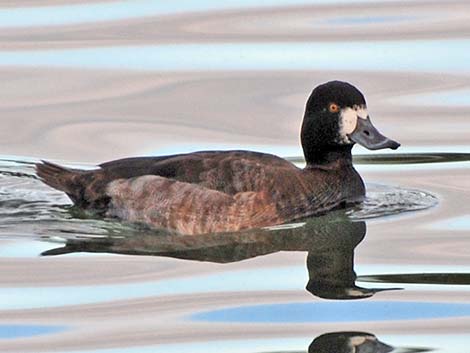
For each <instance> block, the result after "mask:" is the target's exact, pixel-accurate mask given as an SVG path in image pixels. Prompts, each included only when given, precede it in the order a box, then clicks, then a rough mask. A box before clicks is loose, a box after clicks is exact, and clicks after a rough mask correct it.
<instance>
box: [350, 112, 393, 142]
mask: <svg viewBox="0 0 470 353" xmlns="http://www.w3.org/2000/svg"><path fill="white" fill-rule="evenodd" d="M348 137H349V138H350V139H351V140H352V141H354V142H356V143H358V144H360V145H361V146H364V147H365V148H368V149H370V150H381V149H384V148H391V149H392V150H396V149H397V148H398V147H400V144H399V143H398V142H397V141H394V140H391V139H389V138H388V137H386V136H384V135H382V134H381V133H380V132H379V131H378V130H377V129H376V128H375V126H374V125H372V122H371V121H370V118H369V117H367V119H357V125H356V128H355V129H354V131H353V132H352V133H351V134H349V135H348Z"/></svg>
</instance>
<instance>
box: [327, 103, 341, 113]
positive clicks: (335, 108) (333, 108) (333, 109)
mask: <svg viewBox="0 0 470 353" xmlns="http://www.w3.org/2000/svg"><path fill="white" fill-rule="evenodd" d="M328 110H329V111H330V113H337V112H339V105H338V104H336V103H330V105H329V106H328Z"/></svg>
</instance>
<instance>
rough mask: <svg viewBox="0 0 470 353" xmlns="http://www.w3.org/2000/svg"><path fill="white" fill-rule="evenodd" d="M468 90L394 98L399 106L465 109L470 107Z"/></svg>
mask: <svg viewBox="0 0 470 353" xmlns="http://www.w3.org/2000/svg"><path fill="white" fill-rule="evenodd" d="M469 97H470V89H461V90H450V91H442V92H431V93H422V94H416V95H408V96H402V97H399V98H394V99H393V101H396V102H399V103H400V104H411V105H419V106H421V105H427V106H448V107H455V106H458V107H467V106H470V99H469Z"/></svg>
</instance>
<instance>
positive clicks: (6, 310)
mask: <svg viewBox="0 0 470 353" xmlns="http://www.w3.org/2000/svg"><path fill="white" fill-rule="evenodd" d="M469 20H470V3H468V2H467V1H463V0H462V1H460V0H455V1H448V2H444V3H443V2H440V3H437V2H432V1H426V0H425V1H420V0H406V1H395V0H388V1H382V2H380V3H378V2H373V1H364V0H363V1H359V0H336V1H335V0H318V1H317V0H316V1H286V0H282V1H277V0H267V1H260V2H252V1H244V0H237V1H224V2H220V1H219V2H217V1H210V0H209V1H179V2H168V1H151V0H138V1H113V0H94V1H86V2H85V1H83V0H59V1H50V0H36V1H30V0H26V1H21V2H20V1H17V0H8V1H3V2H2V3H1V4H0V27H1V29H2V30H1V33H0V74H1V77H2V84H1V85H0V119H1V122H2V129H0V153H1V156H0V264H1V268H2V271H1V274H0V351H1V352H15V353H19V352H21V353H27V352H34V353H37V352H63V353H65V352H82V353H91V352H96V353H134V352H135V353H142V352H143V353H146V352H152V353H153V352H165V353H168V352H170V353H171V352H178V353H184V352H192V353H194V352H209V353H210V352H229V353H248V352H250V353H255V352H256V353H264V352H292V353H294V352H328V351H335V352H350V351H351V350H352V347H354V349H355V351H356V352H361V353H363V352H374V353H379V352H383V353H385V352H391V351H393V352H428V351H437V352H444V353H445V352H453V353H454V352H461V353H467V352H468V344H469V343H470V338H469V336H468V332H469V327H470V300H469V293H470V256H469V254H468V251H467V249H468V247H469V245H470V240H469V239H468V234H469V231H470V221H469V219H470V218H469V214H470V207H469V205H468V200H469V199H470V181H469V177H468V176H469V173H470V144H469V141H470V134H469V131H470V123H469V119H468V115H469V114H470V100H469V99H468V92H469V91H470V84H469V82H470V80H469V78H470V60H469V57H470V49H469V41H470V37H469V35H468V33H469V29H470V27H469V23H470V21H469ZM331 79H341V80H346V81H350V82H351V83H353V84H355V85H357V86H358V87H360V89H361V90H362V91H363V92H364V93H365V95H366V98H367V101H368V106H369V111H370V113H371V118H372V120H373V121H374V123H375V125H376V126H377V127H378V128H379V129H380V130H381V131H383V132H384V133H385V134H386V135H387V136H390V137H391V138H393V139H396V140H398V141H400V142H401V143H402V147H401V148H400V149H399V150H398V151H397V152H393V153H391V152H386V151H385V152H381V153H380V154H377V153H371V152H370V151H366V150H364V149H361V148H359V147H355V150H354V153H355V163H356V165H357V169H358V170H359V172H360V173H361V175H362V176H363V178H364V180H365V181H366V183H367V188H368V198H367V200H366V201H365V202H364V204H363V205H361V206H358V207H356V208H354V209H349V210H345V211H337V212H333V213H330V214H327V215H325V216H322V217H317V218H311V219H307V220H304V221H302V222H297V223H295V224H289V225H284V226H276V227H268V228H266V229H260V230H252V231H247V232H244V233H232V234H221V235H210V236H200V237H185V236H177V237H175V236H170V235H168V234H166V233H165V232H162V231H155V230H150V229H145V228H143V227H137V226H135V225H131V224H121V223H119V222H116V221H112V220H102V219H94V218H93V217H90V215H87V214H84V213H82V212H80V211H78V210H75V209H73V208H71V207H70V201H69V200H68V199H67V198H66V197H65V196H64V195H63V194H61V193H59V192H57V191H55V190H52V189H50V188H48V187H47V186H45V185H44V184H42V183H41V182H40V181H39V180H37V178H36V177H35V174H34V168H33V163H34V162H37V161H38V160H40V159H48V160H53V161H56V162H60V163H63V164H66V165H70V166H79V167H85V168H92V167H93V166H94V165H95V164H96V163H99V162H103V161H106V160H112V159H116V158H120V157H125V156H137V155H155V154H169V153H177V152H184V151H193V150H201V149H214V148H217V149H230V148H244V149H254V150H259V151H266V152H270V153H276V154H278V155H281V156H285V157H287V158H289V159H291V160H292V161H293V162H294V163H298V164H299V165H300V164H302V163H303V160H302V158H301V155H302V153H301V149H300V146H299V144H298V132H299V131H298V130H299V126H300V122H301V118H302V114H303V109H304V104H305V100H306V98H307V96H308V94H309V93H310V91H311V89H312V88H313V86H315V85H316V84H318V83H321V82H324V81H327V80H331Z"/></svg>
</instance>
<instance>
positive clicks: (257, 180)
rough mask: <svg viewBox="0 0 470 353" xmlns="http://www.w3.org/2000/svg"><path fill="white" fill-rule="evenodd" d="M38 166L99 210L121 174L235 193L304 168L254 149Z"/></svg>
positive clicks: (48, 179)
mask: <svg viewBox="0 0 470 353" xmlns="http://www.w3.org/2000/svg"><path fill="white" fill-rule="evenodd" d="M36 169H37V174H38V176H39V177H40V178H41V179H42V180H43V181H44V182H45V183H46V184H48V185H50V186H52V187H54V188H56V189H58V190H61V191H64V192H65V193H67V195H68V196H69V197H70V198H71V199H72V201H73V202H74V203H75V204H76V205H78V206H79V207H83V208H93V209H95V210H98V211H99V210H106V207H107V204H108V202H109V200H110V199H109V196H108V195H107V194H106V189H107V187H108V185H109V184H110V183H111V182H113V181H114V180H118V179H129V178H135V177H139V176H144V175H152V176H160V177H164V178H167V179H170V180H175V181H179V182H184V183H189V184H195V185H200V186H202V187H204V188H206V189H208V190H215V191H219V192H222V193H224V194H227V195H230V196H233V195H235V194H237V193H240V192H250V191H253V192H259V191H262V190H266V189H268V190H269V189H276V183H284V184H285V181H286V180H288V179H291V180H294V179H296V178H298V173H299V169H298V168H296V167H295V166H294V165H293V164H291V163H290V162H288V161H286V160H284V159H282V158H279V157H276V156H274V155H270V154H264V153H257V152H249V151H209V152H195V153H190V154H181V155H173V156H162V157H139V158H127V159H121V160H116V161H111V162H107V163H103V164H101V165H99V169H95V170H88V171H85V170H78V169H71V168H64V167H62V166H59V165H56V164H53V163H50V162H43V163H39V164H37V165H36ZM280 175H283V178H280V177H279V176H280ZM290 177H292V178H290ZM284 187H285V185H284Z"/></svg>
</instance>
